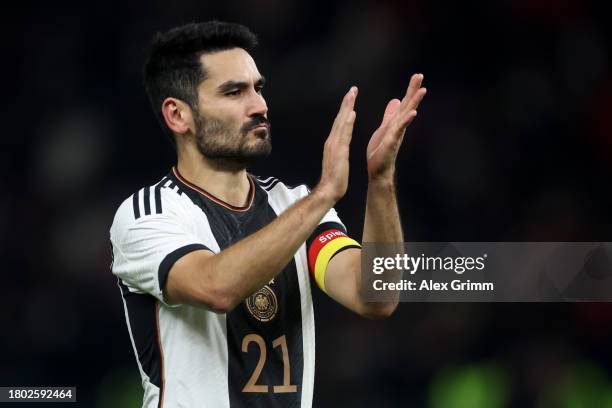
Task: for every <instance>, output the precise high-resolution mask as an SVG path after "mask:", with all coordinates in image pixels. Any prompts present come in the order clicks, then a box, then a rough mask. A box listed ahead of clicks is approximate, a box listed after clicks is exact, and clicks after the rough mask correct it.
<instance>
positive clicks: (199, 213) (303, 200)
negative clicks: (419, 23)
mask: <svg viewBox="0 0 612 408" xmlns="http://www.w3.org/2000/svg"><path fill="white" fill-rule="evenodd" d="M255 45H256V38H255V36H254V35H253V34H252V33H251V32H250V31H249V30H248V29H247V28H246V27H244V26H241V25H237V24H231V23H224V22H207V23H200V24H189V25H185V26H181V27H177V28H174V29H171V30H169V31H167V32H165V33H162V34H157V35H156V37H155V38H154V40H153V43H152V46H151V50H150V53H149V57H148V59H147V61H146V63H145V68H144V76H145V88H146V91H147V93H148V95H149V97H150V100H151V103H152V105H153V109H154V110H155V113H156V114H157V116H158V118H159V120H160V122H161V124H162V127H163V128H164V129H165V130H166V132H167V133H168V135H169V136H170V137H171V139H172V141H173V142H174V144H175V146H176V151H177V156H178V157H177V159H178V160H177V164H176V166H174V167H173V168H172V169H171V170H170V172H169V173H168V174H167V175H166V176H164V177H163V178H162V179H161V180H160V181H159V182H157V183H155V184H154V185H152V186H148V187H145V188H142V189H140V190H139V191H137V192H136V193H134V194H133V195H132V196H131V197H129V198H128V199H127V200H125V201H124V202H123V203H122V204H121V206H120V207H119V209H118V210H117V213H116V215H115V218H114V221H113V225H112V227H111V230H110V239H111V243H112V247H113V259H114V260H113V266H112V271H113V273H114V274H115V275H116V276H117V278H118V282H119V287H120V289H121V292H122V297H123V302H124V307H125V316H126V321H127V326H128V330H129V333H130V337H131V341H132V345H133V348H134V352H135V354H136V357H137V362H138V368H139V371H140V375H141V377H142V384H143V388H144V398H143V407H162V406H164V407H168V408H169V407H214V408H217V407H298V406H300V407H309V406H311V405H312V394H313V384H314V369H315V366H314V358H315V335H314V327H315V326H314V314H313V307H312V297H311V287H312V285H313V284H316V285H318V286H319V287H320V288H321V289H322V290H323V291H324V292H325V293H327V294H328V295H329V296H331V297H332V298H333V299H335V300H336V301H338V302H339V303H341V304H342V305H344V306H346V307H347V308H349V309H351V310H353V311H355V312H356V313H359V314H360V315H363V316H367V317H371V318H382V317H386V316H389V315H390V314H391V313H392V312H393V311H394V310H395V308H396V306H397V301H396V300H394V301H389V302H378V303H368V302H365V301H364V300H363V296H362V294H361V291H360V281H361V278H360V253H361V249H360V245H359V243H358V242H356V241H355V240H353V239H351V238H349V236H348V235H347V232H346V228H345V226H344V225H343V224H342V222H341V221H340V219H339V218H338V215H337V214H336V212H335V211H334V209H333V206H334V204H335V203H336V202H337V201H338V200H339V199H340V198H342V196H343V195H344V194H345V192H346V189H347V183H348V173H349V160H348V159H349V143H350V141H351V136H352V131H353V123H354V121H355V111H354V110H353V108H354V105H355V98H356V96H357V89H356V88H355V87H351V89H350V90H349V91H348V92H347V93H346V95H345V96H344V99H343V101H342V104H341V106H340V110H339V112H338V115H337V117H336V119H335V121H334V123H333V126H332V129H331V132H330V134H329V137H328V138H327V141H326V142H325V146H324V148H323V163H322V171H321V178H320V181H319V183H318V185H317V186H316V187H315V188H314V189H313V190H312V191H310V190H309V189H308V188H307V187H306V186H303V185H302V186H298V187H290V186H287V185H285V184H284V183H283V182H282V181H280V180H279V179H276V178H272V177H270V178H263V179H262V178H258V177H256V176H254V175H251V174H249V173H248V172H247V171H246V169H247V167H248V166H249V164H251V163H252V162H254V161H255V160H257V159H262V158H265V157H267V156H268V154H269V153H270V151H271V139H270V122H269V120H268V118H267V112H268V108H267V106H266V101H265V100H264V97H263V95H262V89H263V87H264V84H265V80H264V78H263V76H262V75H261V74H260V73H259V71H258V69H257V66H256V65H255V62H254V61H253V58H252V57H251V55H250V54H249V51H251V50H252V49H253V47H254V46H255ZM422 79H423V76H422V75H413V76H412V78H411V80H410V84H409V86H408V90H407V92H406V95H405V96H404V98H403V99H402V100H401V101H400V100H398V99H393V100H391V101H390V102H389V103H388V105H387V108H386V110H385V112H384V117H383V119H382V124H381V125H380V127H379V128H378V129H377V130H376V131H375V132H374V134H373V135H372V138H371V141H370V142H369V145H368V148H367V163H368V175H369V180H368V181H369V184H368V194H367V202H366V209H365V221H364V229H363V237H362V240H363V241H364V242H366V241H367V242H402V241H403V236H402V231H401V226H400V219H399V214H398V208H397V203H396V197H395V187H394V171H395V159H396V156H397V152H398V149H399V147H400V145H401V142H402V138H403V136H404V132H405V130H406V127H407V126H408V125H409V124H410V122H411V121H412V120H413V119H414V117H415V115H416V108H417V106H418V104H419V102H420V101H421V100H422V98H423V96H424V95H425V89H424V88H422V87H421V82H422Z"/></svg>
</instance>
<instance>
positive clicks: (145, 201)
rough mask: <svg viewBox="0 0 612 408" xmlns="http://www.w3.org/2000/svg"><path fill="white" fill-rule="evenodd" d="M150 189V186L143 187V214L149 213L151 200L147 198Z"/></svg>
mask: <svg viewBox="0 0 612 408" xmlns="http://www.w3.org/2000/svg"><path fill="white" fill-rule="evenodd" d="M150 191H151V187H145V189H144V198H143V201H144V211H145V215H151V200H150V198H149V195H150Z"/></svg>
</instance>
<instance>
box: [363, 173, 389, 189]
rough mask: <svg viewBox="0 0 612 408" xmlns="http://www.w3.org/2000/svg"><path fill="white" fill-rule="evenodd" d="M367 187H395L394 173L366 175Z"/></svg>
mask: <svg viewBox="0 0 612 408" xmlns="http://www.w3.org/2000/svg"><path fill="white" fill-rule="evenodd" d="M368 185H369V186H380V187H394V186H395V173H394V172H392V171H391V172H388V173H381V174H376V175H372V174H368Z"/></svg>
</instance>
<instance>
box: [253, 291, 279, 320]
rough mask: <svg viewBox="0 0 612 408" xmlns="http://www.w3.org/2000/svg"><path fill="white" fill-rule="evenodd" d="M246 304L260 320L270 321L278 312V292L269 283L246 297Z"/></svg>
mask: <svg viewBox="0 0 612 408" xmlns="http://www.w3.org/2000/svg"><path fill="white" fill-rule="evenodd" d="M246 306H247V309H249V312H250V313H251V315H253V317H254V318H256V319H257V320H259V321H260V322H269V321H270V320H272V319H274V318H275V317H276V313H277V312H278V301H277V299H276V294H275V293H274V291H273V290H272V288H271V287H270V286H268V285H266V286H264V287H263V288H261V289H259V290H258V291H257V292H255V293H254V294H252V295H251V296H249V297H248V298H247V299H246Z"/></svg>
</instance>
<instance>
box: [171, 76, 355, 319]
mask: <svg viewBox="0 0 612 408" xmlns="http://www.w3.org/2000/svg"><path fill="white" fill-rule="evenodd" d="M356 96H357V89H356V88H351V90H350V91H349V92H348V93H347V94H346V95H345V97H344V99H343V101H342V105H341V107H340V111H339V112H338V115H337V116H336V119H335V121H334V124H333V126H332V130H331V132H330V135H329V137H328V138H327V141H326V142H325V147H324V151H323V164H322V171H321V180H320V182H319V184H318V185H317V187H316V188H315V189H314V190H313V191H312V193H311V194H310V195H308V196H307V197H305V198H303V199H301V200H300V201H298V202H297V203H295V204H294V205H293V206H291V207H290V208H289V209H287V211H285V212H284V213H283V214H281V215H280V216H279V217H278V218H277V219H276V220H274V221H273V222H271V223H270V224H268V225H267V226H265V227H264V228H262V229H261V230H259V231H257V232H256V233H254V234H252V235H250V236H248V237H246V238H244V239H242V240H240V241H239V242H237V243H235V244H234V245H232V246H231V247H229V248H227V249H225V250H223V251H221V252H219V253H218V254H213V253H211V252H210V251H205V250H200V251H194V252H191V253H189V254H187V255H185V256H183V257H182V258H180V259H179V260H178V261H177V262H176V263H175V264H174V265H173V267H172V268H171V269H170V273H169V275H168V281H167V283H166V290H165V297H166V300H167V301H168V302H170V303H188V304H193V305H196V306H202V307H206V308H209V309H211V310H215V311H219V312H227V311H230V310H232V309H233V308H234V307H235V306H236V305H237V304H239V303H240V302H242V301H243V300H244V299H245V298H246V297H247V296H249V295H251V294H252V293H254V292H255V291H257V290H258V289H260V288H261V287H262V286H264V285H265V284H267V283H268V282H269V281H270V280H271V279H272V278H273V277H275V276H276V275H277V274H278V273H279V272H280V271H281V270H282V268H284V267H285V265H287V263H288V262H289V261H290V260H291V258H292V257H293V256H294V255H295V253H296V251H297V250H298V248H299V246H300V245H302V243H303V242H304V241H305V240H306V239H307V238H308V236H309V235H310V234H311V233H312V231H313V230H314V229H315V228H316V226H317V225H318V223H319V222H320V221H321V218H323V215H325V213H326V212H327V211H328V210H329V209H330V208H331V207H333V205H334V204H335V203H336V201H338V200H339V199H340V198H341V197H342V196H343V195H344V194H345V193H346V189H347V183H348V150H349V144H350V141H351V137H352V131H353V124H354V122H355V111H354V110H353V108H354V106H355V98H356Z"/></svg>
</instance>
